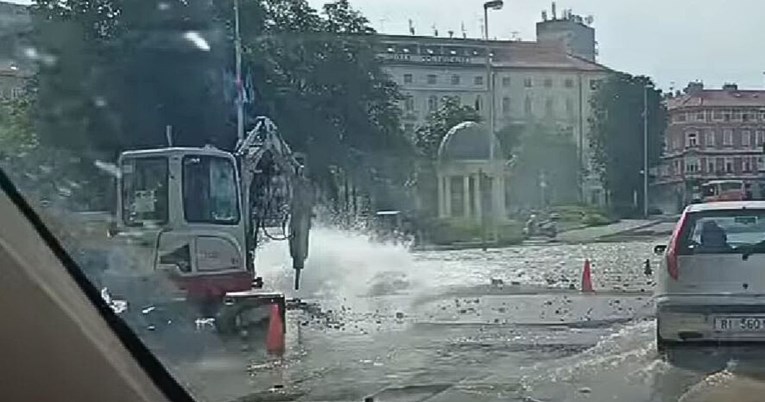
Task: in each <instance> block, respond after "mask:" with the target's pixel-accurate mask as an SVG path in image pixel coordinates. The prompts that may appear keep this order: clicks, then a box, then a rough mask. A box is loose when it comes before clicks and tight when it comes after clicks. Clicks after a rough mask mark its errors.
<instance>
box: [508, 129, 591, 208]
mask: <svg viewBox="0 0 765 402" xmlns="http://www.w3.org/2000/svg"><path fill="white" fill-rule="evenodd" d="M509 132H515V133H516V135H517V137H516V136H511V137H510V138H516V141H517V144H518V145H517V147H516V148H515V149H514V150H513V153H514V158H513V161H512V170H511V177H510V183H509V184H510V186H509V190H510V193H509V194H508V198H509V200H510V203H511V204H512V205H516V206H524V207H542V206H549V205H552V204H567V203H575V202H576V201H577V198H578V174H579V171H580V166H579V160H578V153H577V147H576V144H575V143H574V141H573V139H572V137H571V133H570V132H567V131H562V130H560V129H558V128H556V127H553V126H550V125H545V124H540V123H530V124H528V125H525V126H517V127H514V128H513V129H512V130H509Z"/></svg>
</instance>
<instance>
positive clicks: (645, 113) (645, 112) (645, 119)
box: [643, 84, 653, 218]
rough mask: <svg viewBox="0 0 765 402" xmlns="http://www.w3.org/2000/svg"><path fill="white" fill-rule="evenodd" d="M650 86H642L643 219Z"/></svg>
mask: <svg viewBox="0 0 765 402" xmlns="http://www.w3.org/2000/svg"><path fill="white" fill-rule="evenodd" d="M651 89H653V85H652V84H646V85H645V86H643V217H644V218H648V91H649V90H651Z"/></svg>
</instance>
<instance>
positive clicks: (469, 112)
mask: <svg viewBox="0 0 765 402" xmlns="http://www.w3.org/2000/svg"><path fill="white" fill-rule="evenodd" d="M465 121H474V122H479V121H481V115H480V114H479V113H478V111H476V110H475V108H473V107H470V106H465V105H462V104H461V103H460V100H459V99H458V98H454V97H451V96H445V97H443V98H442V99H441V102H440V106H439V107H438V109H437V110H436V111H434V112H432V113H430V114H429V115H428V117H427V120H426V123H425V125H424V126H421V127H419V128H417V130H416V131H415V138H414V143H415V146H416V147H417V150H418V152H419V154H420V155H421V156H423V157H425V158H426V159H429V160H435V159H436V157H437V156H438V147H439V146H440V145H441V141H442V140H443V138H444V136H446V133H448V132H449V130H450V129H451V128H452V127H454V126H456V125H457V124H460V123H462V122H465Z"/></svg>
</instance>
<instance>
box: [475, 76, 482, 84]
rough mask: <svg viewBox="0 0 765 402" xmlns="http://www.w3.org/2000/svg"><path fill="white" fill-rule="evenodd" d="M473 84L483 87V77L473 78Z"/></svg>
mask: <svg viewBox="0 0 765 402" xmlns="http://www.w3.org/2000/svg"><path fill="white" fill-rule="evenodd" d="M473 84H475V85H483V75H476V76H475V78H473Z"/></svg>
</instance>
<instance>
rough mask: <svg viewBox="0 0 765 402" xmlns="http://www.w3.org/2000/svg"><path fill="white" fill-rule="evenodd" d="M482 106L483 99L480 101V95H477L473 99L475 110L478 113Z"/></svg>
mask: <svg viewBox="0 0 765 402" xmlns="http://www.w3.org/2000/svg"><path fill="white" fill-rule="evenodd" d="M482 106H483V99H481V95H478V96H476V97H475V110H476V111H479V112H480V111H481V107H482Z"/></svg>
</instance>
